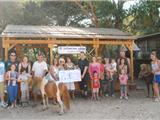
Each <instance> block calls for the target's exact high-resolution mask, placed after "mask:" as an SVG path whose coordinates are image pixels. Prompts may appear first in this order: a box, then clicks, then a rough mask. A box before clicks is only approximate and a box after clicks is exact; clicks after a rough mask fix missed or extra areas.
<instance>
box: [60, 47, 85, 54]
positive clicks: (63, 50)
mask: <svg viewBox="0 0 160 120" xmlns="http://www.w3.org/2000/svg"><path fill="white" fill-rule="evenodd" d="M81 52H84V53H86V47H85V46H59V47H58V54H79V53H81Z"/></svg>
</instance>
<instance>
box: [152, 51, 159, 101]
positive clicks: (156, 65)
mask: <svg viewBox="0 0 160 120" xmlns="http://www.w3.org/2000/svg"><path fill="white" fill-rule="evenodd" d="M150 57H151V60H152V62H151V67H152V73H153V74H154V83H153V87H154V93H155V101H156V102H157V101H160V97H159V87H158V85H159V84H160V60H159V59H158V58H157V54H156V52H152V53H151V55H150Z"/></svg>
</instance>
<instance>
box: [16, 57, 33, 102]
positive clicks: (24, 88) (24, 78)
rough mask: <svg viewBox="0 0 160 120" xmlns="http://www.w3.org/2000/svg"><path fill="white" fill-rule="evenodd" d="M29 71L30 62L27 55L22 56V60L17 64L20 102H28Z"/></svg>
mask: <svg viewBox="0 0 160 120" xmlns="http://www.w3.org/2000/svg"><path fill="white" fill-rule="evenodd" d="M30 73H31V64H30V63H29V61H28V57H27V56H24V57H23V59H22V62H21V63H20V64H19V74H20V75H19V77H18V82H20V89H19V90H21V97H20V98H21V104H22V105H23V102H27V103H29V78H30V77H31V76H30Z"/></svg>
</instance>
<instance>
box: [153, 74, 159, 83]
mask: <svg viewBox="0 0 160 120" xmlns="http://www.w3.org/2000/svg"><path fill="white" fill-rule="evenodd" d="M154 82H155V83H160V75H155V76H154Z"/></svg>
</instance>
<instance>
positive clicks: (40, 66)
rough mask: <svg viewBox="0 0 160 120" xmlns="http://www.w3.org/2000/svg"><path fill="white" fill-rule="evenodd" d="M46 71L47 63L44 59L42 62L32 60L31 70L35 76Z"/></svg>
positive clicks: (40, 75)
mask: <svg viewBox="0 0 160 120" xmlns="http://www.w3.org/2000/svg"><path fill="white" fill-rule="evenodd" d="M45 70H46V71H48V67H47V63H46V62H45V61H42V62H38V61H36V62H34V64H33V67H32V71H34V75H35V76H37V77H43V75H44V72H45Z"/></svg>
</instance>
